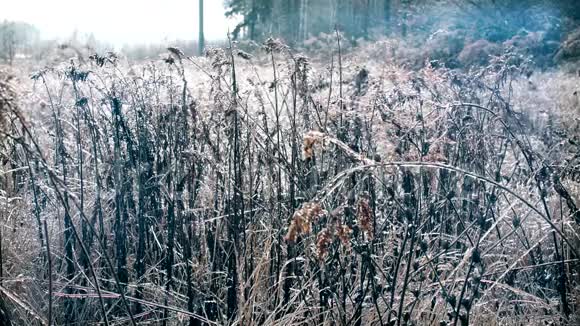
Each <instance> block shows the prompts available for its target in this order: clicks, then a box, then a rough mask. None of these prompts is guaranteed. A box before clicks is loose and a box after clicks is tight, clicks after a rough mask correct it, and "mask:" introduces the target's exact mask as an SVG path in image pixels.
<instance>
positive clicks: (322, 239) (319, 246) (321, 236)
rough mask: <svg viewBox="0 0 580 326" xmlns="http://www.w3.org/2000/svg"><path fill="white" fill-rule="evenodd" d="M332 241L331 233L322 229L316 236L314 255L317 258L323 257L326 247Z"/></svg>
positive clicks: (325, 253)
mask: <svg viewBox="0 0 580 326" xmlns="http://www.w3.org/2000/svg"><path fill="white" fill-rule="evenodd" d="M331 243H332V234H331V233H330V231H329V230H328V229H326V228H325V229H323V230H322V231H320V233H318V236H317V237H316V255H317V256H318V258H319V259H321V260H322V259H324V257H326V255H327V254H328V247H329V246H330V244H331Z"/></svg>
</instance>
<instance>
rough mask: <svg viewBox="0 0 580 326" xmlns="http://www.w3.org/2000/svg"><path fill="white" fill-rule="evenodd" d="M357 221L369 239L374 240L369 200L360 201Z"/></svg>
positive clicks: (362, 199)
mask: <svg viewBox="0 0 580 326" xmlns="http://www.w3.org/2000/svg"><path fill="white" fill-rule="evenodd" d="M357 219H358V225H359V227H360V229H361V230H362V231H363V232H364V233H365V235H366V237H367V238H368V239H372V238H373V236H374V227H373V219H372V212H371V208H370V206H369V200H368V199H366V198H361V199H360V200H359V201H358V207H357Z"/></svg>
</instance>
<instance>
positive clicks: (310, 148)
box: [302, 131, 324, 159]
mask: <svg viewBox="0 0 580 326" xmlns="http://www.w3.org/2000/svg"><path fill="white" fill-rule="evenodd" d="M322 139H324V134H323V133H321V132H318V131H309V132H307V133H306V135H304V146H303V147H302V149H303V151H304V158H305V159H309V158H312V157H313V156H314V145H315V144H316V143H317V142H320V141H321V140H322Z"/></svg>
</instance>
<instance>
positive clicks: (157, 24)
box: [0, 0, 235, 46]
mask: <svg viewBox="0 0 580 326" xmlns="http://www.w3.org/2000/svg"><path fill="white" fill-rule="evenodd" d="M198 1H199V0H0V20H4V19H8V20H17V21H25V22H28V23H31V24H33V25H35V26H37V27H38V28H39V29H40V31H41V37H42V38H60V39H66V38H67V37H69V36H70V35H72V33H73V31H75V30H77V31H78V33H79V34H80V35H81V36H83V35H87V34H88V33H94V35H95V37H96V38H97V40H100V41H106V42H108V43H112V44H115V45H117V46H120V45H123V44H136V43H157V42H160V41H164V40H169V41H171V40H175V39H181V40H192V39H197V35H198ZM204 4H205V9H204V12H205V36H206V39H208V40H217V39H223V38H225V36H226V34H227V31H228V28H229V29H230V30H233V27H234V26H235V23H234V22H232V21H229V20H227V19H226V18H225V16H224V13H225V9H224V8H223V0H205V1H204Z"/></svg>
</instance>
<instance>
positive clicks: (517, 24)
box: [225, 0, 580, 44]
mask: <svg viewBox="0 0 580 326" xmlns="http://www.w3.org/2000/svg"><path fill="white" fill-rule="evenodd" d="M225 4H226V8H227V15H229V16H232V17H236V16H237V17H240V16H241V17H242V19H241V22H240V24H238V26H237V28H236V29H235V30H234V31H233V35H234V37H238V38H244V39H250V40H261V39H264V38H267V37H269V36H271V35H273V36H280V37H283V38H284V39H285V40H286V41H288V42H290V43H294V44H297V43H300V42H302V41H305V40H307V39H309V38H311V37H313V36H314V37H315V36H317V35H319V34H320V33H328V32H331V31H333V30H334V29H335V28H337V29H339V30H340V31H341V32H344V33H345V34H346V35H347V36H349V37H350V38H351V39H353V40H356V39H359V38H369V37H372V36H375V35H394V36H403V37H407V36H409V35H421V34H427V33H429V32H433V31H434V30H437V29H439V28H442V27H443V28H461V29H466V30H468V31H469V32H471V33H472V34H473V37H474V38H483V39H487V40H489V41H491V42H502V41H505V40H507V39H510V38H511V37H513V35H515V34H516V33H517V32H518V31H520V30H522V29H525V30H528V31H537V30H542V31H548V30H549V31H555V33H562V27H565V28H566V27H567V26H568V25H569V24H570V23H571V22H572V21H575V20H577V19H579V18H580V1H577V0H499V1H498V0H438V1H428V0H413V1H411V0H226V2H225ZM425 32H427V33H425Z"/></svg>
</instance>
